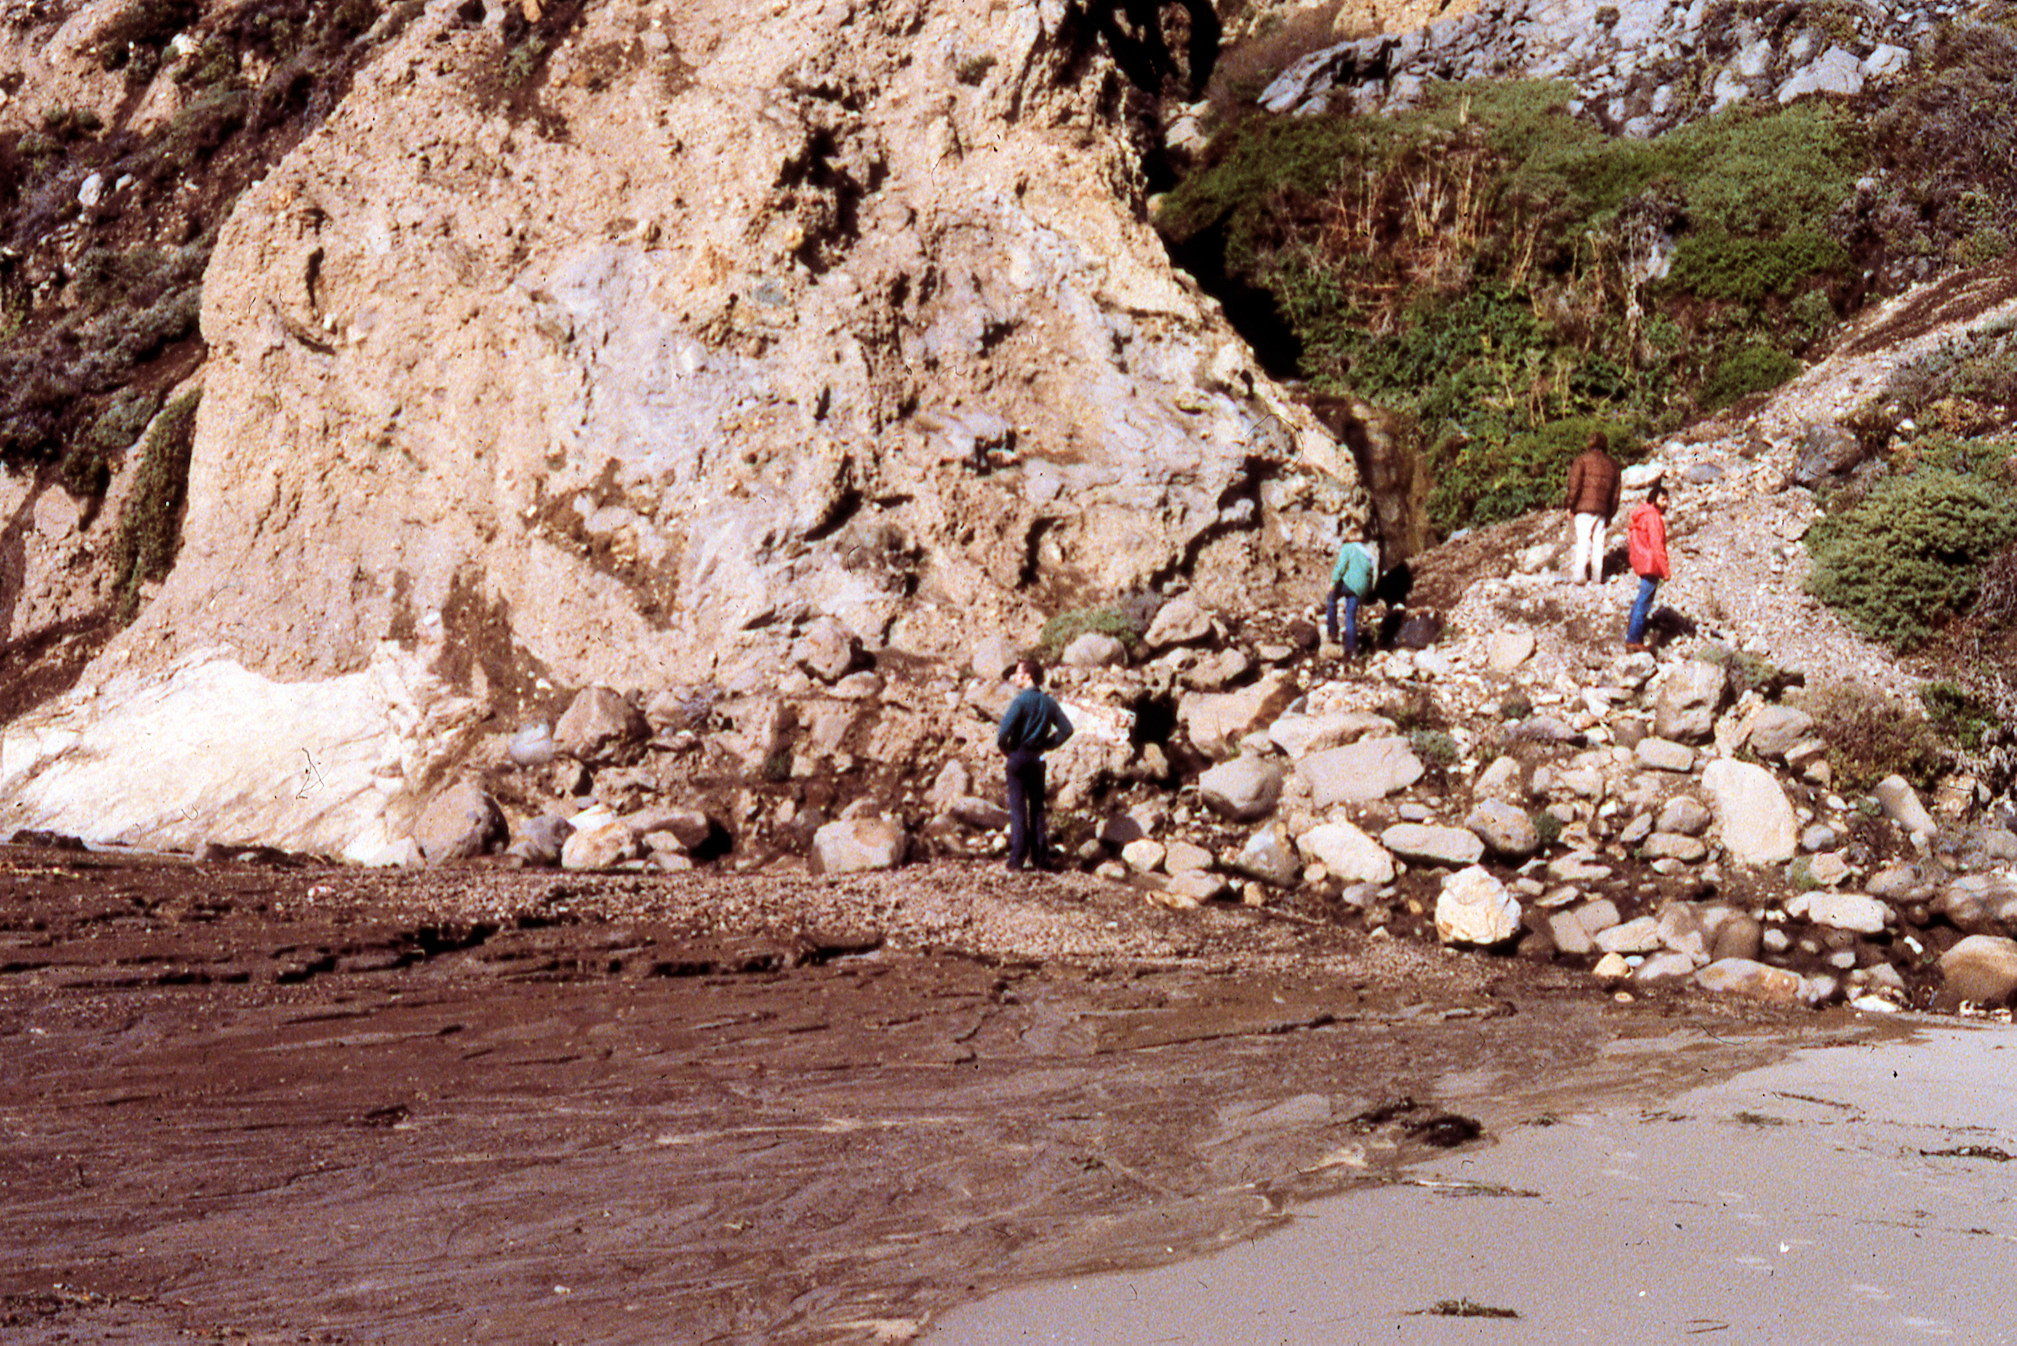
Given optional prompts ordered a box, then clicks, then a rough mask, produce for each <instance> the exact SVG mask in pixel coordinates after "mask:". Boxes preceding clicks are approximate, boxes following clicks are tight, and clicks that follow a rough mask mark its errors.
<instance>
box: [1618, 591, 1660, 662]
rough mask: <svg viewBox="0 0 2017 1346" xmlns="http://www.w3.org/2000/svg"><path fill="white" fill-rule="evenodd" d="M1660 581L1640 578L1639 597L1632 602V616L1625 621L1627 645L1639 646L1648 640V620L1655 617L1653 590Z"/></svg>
mask: <svg viewBox="0 0 2017 1346" xmlns="http://www.w3.org/2000/svg"><path fill="white" fill-rule="evenodd" d="M1659 587H1660V581H1659V580H1657V579H1655V578H1654V577H1653V576H1651V575H1641V576H1639V596H1638V597H1637V598H1635V599H1633V600H1632V615H1631V616H1630V617H1628V618H1626V620H1625V643H1626V644H1627V645H1637V644H1640V643H1642V642H1643V641H1644V640H1645V639H1646V619H1647V618H1648V617H1651V616H1652V615H1653V590H1655V589H1657V588H1659Z"/></svg>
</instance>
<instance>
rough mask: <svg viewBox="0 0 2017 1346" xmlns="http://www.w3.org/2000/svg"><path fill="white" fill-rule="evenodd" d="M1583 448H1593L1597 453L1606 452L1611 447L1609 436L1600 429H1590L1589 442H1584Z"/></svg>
mask: <svg viewBox="0 0 2017 1346" xmlns="http://www.w3.org/2000/svg"><path fill="white" fill-rule="evenodd" d="M1583 448H1584V449H1585V450H1589V449H1595V450H1596V451H1597V452H1599V453H1607V452H1609V451H1610V448H1611V438H1610V436H1609V435H1606V434H1605V433H1604V432H1603V431H1602V430H1592V431H1591V432H1590V442H1589V443H1587V444H1585V445H1584V446H1583Z"/></svg>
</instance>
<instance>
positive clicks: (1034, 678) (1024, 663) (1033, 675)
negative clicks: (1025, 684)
mask: <svg viewBox="0 0 2017 1346" xmlns="http://www.w3.org/2000/svg"><path fill="white" fill-rule="evenodd" d="M1016 667H1017V668H1024V669H1028V670H1029V675H1030V682H1031V684H1032V685H1034V686H1037V687H1041V686H1043V685H1044V663H1043V660H1041V659H1039V658H1037V657H1036V656H1035V655H1034V654H1025V655H1024V656H1023V657H1022V658H1020V659H1018V660H1016Z"/></svg>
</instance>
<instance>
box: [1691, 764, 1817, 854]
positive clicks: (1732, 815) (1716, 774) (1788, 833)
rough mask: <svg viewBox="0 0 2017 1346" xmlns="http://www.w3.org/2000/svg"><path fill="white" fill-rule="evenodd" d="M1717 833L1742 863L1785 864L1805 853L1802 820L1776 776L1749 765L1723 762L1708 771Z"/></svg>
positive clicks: (1706, 784) (1705, 776)
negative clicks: (1802, 846) (1800, 835)
mask: <svg viewBox="0 0 2017 1346" xmlns="http://www.w3.org/2000/svg"><path fill="white" fill-rule="evenodd" d="M1702 788H1703V789H1705V790H1707V791H1708V792H1709V799H1710V806H1711V808H1712V809H1713V810H1714V812H1715V815H1716V831H1717V835H1718V836H1719V837H1720V838H1721V840H1722V842H1723V846H1724V848H1725V849H1726V850H1728V851H1729V852H1730V858H1731V859H1733V860H1735V861H1736V862H1737V863H1738V864H1742V865H1751V866H1758V865H1774V864H1781V863H1783V862H1785V861H1787V860H1790V859H1792V858H1793V857H1794V856H1795V855H1797V854H1799V850H1800V837H1799V819H1798V817H1797V816H1796V815H1795V814H1794V812H1793V805H1792V803H1791V802H1790V801H1789V800H1787V798H1786V792H1785V790H1784V789H1783V788H1781V786H1780V785H1779V782H1778V781H1777V780H1776V779H1775V778H1774V777H1773V775H1772V773H1771V772H1769V771H1767V770H1765V769H1764V768H1763V767H1760V766H1754V765H1752V764H1751V763H1749V762H1736V761H1732V760H1730V759H1729V758H1726V757H1725V758H1718V759H1717V760H1715V761H1713V762H1711V763H1709V765H1708V766H1707V767H1705V768H1704V769H1703V771H1702Z"/></svg>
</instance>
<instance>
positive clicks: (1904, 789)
mask: <svg viewBox="0 0 2017 1346" xmlns="http://www.w3.org/2000/svg"><path fill="white" fill-rule="evenodd" d="M1870 797H1871V798H1873V799H1875V800H1876V801H1877V806H1878V807H1879V808H1881V809H1883V810H1884V816H1885V817H1887V818H1889V819H1890V820H1891V821H1892V822H1894V823H1896V824H1898V826H1900V827H1901V828H1903V829H1905V831H1906V832H1908V833H1911V832H1916V833H1919V834H1920V835H1923V836H1931V835H1932V834H1933V833H1934V832H1937V831H1939V830H1940V827H1939V824H1938V823H1936V822H1934V821H1933V815H1932V814H1930V813H1928V812H1927V811H1926V806H1925V805H1924V804H1922V803H1920V802H1919V792H1918V791H1917V790H1914V789H1913V788H1912V783H1911V782H1910V781H1908V780H1906V779H1905V778H1904V777H1903V776H1886V777H1885V778H1884V779H1883V780H1880V781H1878V782H1877V783H1876V784H1875V785H1873V786H1871V787H1870Z"/></svg>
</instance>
